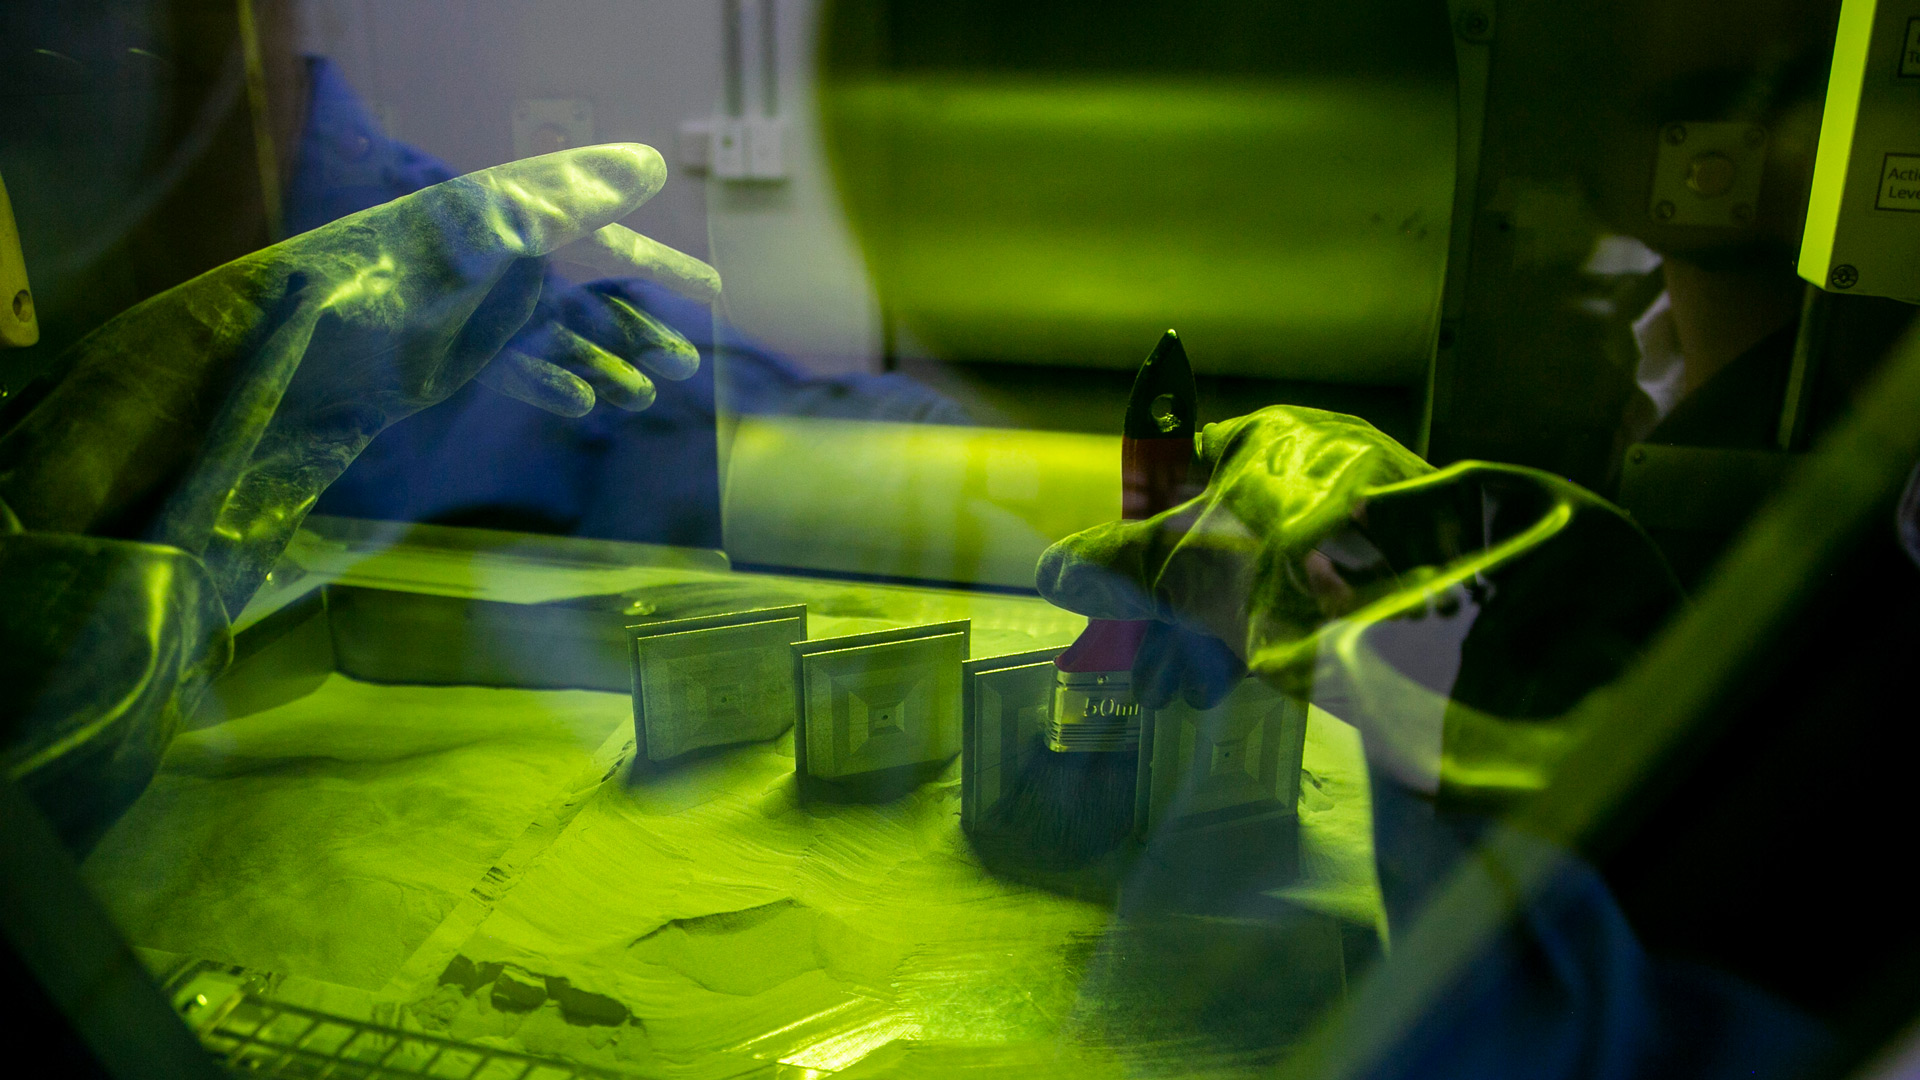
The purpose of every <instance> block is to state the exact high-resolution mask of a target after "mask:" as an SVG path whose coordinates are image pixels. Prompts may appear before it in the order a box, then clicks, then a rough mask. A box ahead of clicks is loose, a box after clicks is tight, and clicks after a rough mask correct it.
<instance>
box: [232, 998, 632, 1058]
mask: <svg viewBox="0 0 1920 1080" xmlns="http://www.w3.org/2000/svg"><path fill="white" fill-rule="evenodd" d="M199 1033H200V1040H201V1042H203V1043H205V1044H206V1046H207V1049H209V1050H211V1051H213V1052H214V1053H215V1054H216V1055H218V1056H220V1057H221V1059H222V1060H223V1062H224V1064H225V1065H226V1066H227V1069H228V1071H230V1072H232V1073H233V1074H234V1075H235V1076H245V1077H287V1078H289V1080H389V1078H402V1077H414V1078H417V1077H433V1078H435V1080H576V1078H578V1080H632V1078H631V1077H630V1076H629V1075H628V1074H626V1073H620V1072H614V1071H613V1070H610V1069H600V1068H594V1067H591V1066H587V1065H577V1064H574V1063H572V1062H567V1061H556V1060H554V1059H552V1058H540V1057H534V1056H532V1055H530V1054H521V1053H516V1052H514V1051H512V1050H499V1049H495V1048H493V1047H490V1046H479V1045H475V1044H473V1043H465V1042H458V1041H456V1040H453V1039H445V1038H441V1037H439V1036H436V1035H429V1034H426V1033H425V1032H419V1031H403V1030H400V1029H398V1028H392V1027H385V1026H382V1025H379V1024H373V1023H368V1022H366V1021H362V1020H348V1019H346V1018H344V1017H339V1016H332V1015H329V1014H327V1013H323V1012H318V1011H316V1010H313V1009H306V1008H301V1007H300V1006H297V1005H286V1004H281V1003H279V1002H275V1001H271V1000H268V999H265V998H261V997H258V996H255V995H254V994H251V993H248V992H247V991H244V990H243V991H240V992H237V993H235V994H234V995H233V996H232V997H230V998H228V999H227V1000H226V1001H224V1002H222V1003H221V1004H220V1006H219V1007H218V1008H217V1009H216V1010H215V1012H214V1014H213V1015H212V1016H210V1017H208V1018H207V1019H206V1020H205V1021H204V1022H202V1023H201V1024H200V1025H199Z"/></svg>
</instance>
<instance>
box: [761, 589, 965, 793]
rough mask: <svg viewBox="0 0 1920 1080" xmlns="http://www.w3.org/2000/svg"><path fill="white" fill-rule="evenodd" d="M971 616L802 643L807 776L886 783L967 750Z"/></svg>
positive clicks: (797, 688) (799, 741)
mask: <svg viewBox="0 0 1920 1080" xmlns="http://www.w3.org/2000/svg"><path fill="white" fill-rule="evenodd" d="M969 637H970V635H969V624H968V623H967V622H965V621H960V622H949V623H935V624H932V625H929V626H913V627H907V628H905V629H901V630H885V631H881V632H879V633H873V634H857V635H853V636H850V637H842V638H826V639H822V640H820V641H807V642H800V643H796V644H794V645H793V646H792V650H793V689H794V694H795V698H796V702H797V708H798V711H799V714H800V727H799V729H798V731H797V732H796V735H795V738H794V740H793V745H794V769H795V771H796V772H797V773H799V775H800V776H802V777H804V778H809V779H813V780H826V781H834V782H839V783H846V782H849V781H853V782H859V781H868V782H874V783H879V782H883V781H884V778H886V777H890V776H893V775H895V774H902V773H904V772H908V771H913V770H918V769H924V768H927V767H930V766H937V765H941V764H944V763H945V762H947V761H948V760H950V759H951V758H952V757H953V756H954V755H955V754H958V753H959V752H960V665H961V664H962V663H963V662H964V661H965V660H966V659H967V651H968V644H969Z"/></svg>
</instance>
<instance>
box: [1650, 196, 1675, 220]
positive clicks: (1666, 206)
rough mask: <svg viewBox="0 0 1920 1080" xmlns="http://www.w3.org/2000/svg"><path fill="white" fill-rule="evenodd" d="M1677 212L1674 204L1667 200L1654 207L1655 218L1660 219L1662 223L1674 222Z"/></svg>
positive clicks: (1662, 200)
mask: <svg viewBox="0 0 1920 1080" xmlns="http://www.w3.org/2000/svg"><path fill="white" fill-rule="evenodd" d="M1677 212H1678V210H1677V208H1676V207H1675V206H1674V205H1673V203H1671V202H1669V201H1667V200H1666V199H1661V200H1660V201H1659V202H1657V203H1655V204H1654V207H1653V216H1654V217H1656V218H1659V219H1660V220H1661V221H1672V220H1673V215H1674V214H1675V213H1677Z"/></svg>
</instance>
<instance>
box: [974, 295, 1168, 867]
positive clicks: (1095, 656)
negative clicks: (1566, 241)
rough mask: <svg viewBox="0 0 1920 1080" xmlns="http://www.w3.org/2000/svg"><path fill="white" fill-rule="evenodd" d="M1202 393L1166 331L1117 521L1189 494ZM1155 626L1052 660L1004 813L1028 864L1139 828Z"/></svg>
mask: <svg viewBox="0 0 1920 1080" xmlns="http://www.w3.org/2000/svg"><path fill="white" fill-rule="evenodd" d="M1197 396H1198V395H1197V393H1196V391H1195V389H1194V382H1193V368H1192V366H1191V365H1190V364H1189V363H1188V361H1187V353H1186V349H1185V348H1183V347H1182V346H1181V344H1180V336H1179V335H1178V334H1176V333H1174V332H1173V331H1172V330H1168V331H1167V332H1166V333H1165V334H1164V335H1162V336H1161V338H1160V342H1159V344H1157V345H1155V346H1154V348H1153V352H1152V353H1151V354H1149V355H1148V357H1147V359H1146V362H1145V363H1144V364H1142V365H1141V366H1140V371H1139V373H1138V374H1137V375H1135V376H1134V380H1133V391H1132V393H1131V394H1130V395H1129V396H1128V398H1127V412H1126V419H1125V421H1124V424H1123V427H1122V431H1121V442H1120V476H1121V503H1120V507H1121V516H1122V517H1124V518H1127V519H1129V520H1134V521H1138V520H1143V519H1146V518H1150V517H1152V516H1154V515H1155V514H1158V513H1160V512H1162V511H1164V510H1168V509H1171V508H1173V507H1175V506H1178V505H1179V504H1180V503H1182V502H1184V501H1186V500H1187V499H1188V498H1190V497H1191V496H1192V494H1193V493H1194V487H1193V484H1192V481H1191V475H1192V464H1193V456H1194V447H1193V435H1194V431H1195V430H1196V415H1195V414H1196V411H1197ZM1148 625H1149V624H1148V623H1147V622H1145V621H1134V620H1113V619H1091V620H1089V621H1088V623H1087V628H1086V630H1085V631H1084V632H1082V633H1081V635H1080V637H1079V638H1077V639H1076V640H1075V641H1074V643H1073V644H1072V645H1070V646H1068V647H1067V650H1066V651H1065V652H1063V653H1061V654H1060V655H1059V656H1058V657H1057V658H1055V660H1054V667H1055V669H1056V671H1055V681H1054V697H1053V709H1052V713H1051V715H1050V717H1049V719H1048V722H1047V725H1046V729H1045V736H1044V739H1043V740H1042V741H1043V745H1041V746H1038V747H1035V748H1032V749H1031V750H1030V751H1029V752H1028V753H1027V754H1026V755H1025V758H1024V760H1023V761H1022V763H1021V766H1020V769H1019V772H1018V774H1017V775H1016V776H1015V777H1014V780H1013V783H1012V784H1011V785H1010V788H1009V790H1008V793H1007V797H1006V798H1005V799H1004V800H1003V801H1002V803H1001V805H1000V806H999V807H998V808H997V810H998V813H996V815H995V816H996V817H997V818H998V819H999V820H998V824H999V825H1000V827H1001V828H1002V829H1004V830H1005V832H1006V833H1007V835H1008V836H1009V838H1012V839H1014V842H1015V843H1016V844H1017V845H1018V846H1019V847H1020V848H1021V849H1022V850H1023V853H1024V854H1025V855H1027V856H1028V857H1030V858H1033V859H1035V860H1037V861H1040V862H1043V863H1046V864H1048V865H1052V866H1056V867H1070V866H1074V865H1080V864H1084V863H1087V862H1089V861H1092V860H1094V859H1098V858H1100V857H1101V856H1103V855H1106V854H1108V853H1110V852H1112V851H1114V850H1115V849H1117V848H1118V847H1119V846H1120V845H1121V844H1122V843H1123V842H1124V841H1125V840H1126V838H1127V837H1128V836H1129V835H1131V833H1132V830H1133V815H1134V803H1135V787H1136V783H1137V775H1138V772H1139V762H1140V721H1141V706H1140V703H1139V701H1137V700H1136V699H1135V698H1134V695H1133V661H1134V657H1135V655H1136V654H1137V653H1138V652H1139V651H1140V643H1141V641H1142V640H1143V639H1144V638H1145V636H1146V632H1147V627H1148Z"/></svg>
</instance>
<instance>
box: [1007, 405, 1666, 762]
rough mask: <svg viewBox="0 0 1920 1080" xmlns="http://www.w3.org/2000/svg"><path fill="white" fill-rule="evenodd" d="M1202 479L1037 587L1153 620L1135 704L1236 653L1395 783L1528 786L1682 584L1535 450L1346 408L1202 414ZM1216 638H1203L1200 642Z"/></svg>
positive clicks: (1217, 669) (1051, 552) (1094, 611)
mask: <svg viewBox="0 0 1920 1080" xmlns="http://www.w3.org/2000/svg"><path fill="white" fill-rule="evenodd" d="M1200 457H1201V461H1202V463H1203V465H1204V466H1205V467H1206V468H1208V469H1210V470H1211V479H1210V480H1209V482H1208V485H1207V488H1206V490H1205V491H1204V492H1202V493H1201V494H1200V495H1199V496H1198V497H1196V498H1194V499H1192V500H1190V501H1189V502H1187V503H1185V504H1183V505H1181V506H1178V507H1175V508H1174V509H1172V510H1169V511H1167V512H1165V513H1163V514H1160V515H1158V516H1156V517H1153V518H1150V519H1148V520H1145V521H1139V522H1124V521H1123V522H1112V523H1110V524H1106V525H1101V526H1098V527H1096V528H1093V529H1089V530H1086V531H1085V532H1081V533H1078V534H1076V535H1074V536H1070V537H1068V538H1067V539H1065V540H1062V541H1061V542H1059V543H1058V544H1055V545H1054V546H1053V547H1051V548H1049V549H1048V550H1047V552H1046V553H1045V554H1044V555H1043V556H1042V557H1041V559H1040V564H1039V567H1038V569H1037V571H1036V575H1035V576H1036V580H1037V583H1038V585H1039V588H1040V592H1041V594H1042V595H1043V596H1045V597H1046V598H1047V599H1048V600H1050V601H1052V602H1053V603H1055V604H1058V605H1060V606H1061V607H1065V608H1068V609H1070V610H1073V611H1077V612H1080V613H1082V614H1085V615H1089V616H1094V617H1098V618H1109V619H1154V620H1158V621H1159V622H1160V623H1161V624H1164V628H1163V629H1161V630H1160V631H1159V632H1158V633H1150V634H1149V636H1148V639H1147V644H1146V646H1145V647H1143V648H1142V649H1141V652H1140V656H1139V658H1138V660H1137V661H1136V666H1135V671H1134V686H1135V692H1136V693H1137V694H1139V695H1140V696H1141V698H1142V700H1143V702H1144V703H1145V704H1147V705H1149V706H1157V705H1159V704H1163V703H1164V702H1165V701H1167V700H1169V699H1171V697H1172V696H1173V695H1174V693H1176V692H1180V693H1183V694H1184V695H1185V696H1186V697H1187V698H1188V700H1189V701H1191V702H1194V703H1195V704H1205V703H1208V702H1210V701H1215V700H1218V699H1219V698H1220V697H1222V696H1224V694H1225V691H1226V690H1227V689H1230V688H1231V686H1230V684H1228V685H1226V686H1222V685H1221V684H1220V682H1221V679H1222V675H1223V673H1224V674H1225V675H1226V677H1227V678H1231V677H1232V674H1233V665H1232V664H1231V663H1230V662H1223V661H1221V660H1220V659H1219V655H1220V654H1230V655H1229V659H1230V660H1231V659H1237V660H1239V661H1242V662H1244V663H1245V665H1246V666H1247V668H1249V669H1250V670H1251V671H1252V673H1253V674H1254V675H1256V676H1257V677H1260V678H1262V679H1265V680H1266V681H1268V682H1269V683H1271V684H1273V685H1275V686H1277V687H1279V688H1280V689H1282V690H1284V691H1286V692H1289V693H1292V694H1295V695H1297V696H1299V697H1302V698H1307V699H1309V700H1312V701H1314V702H1315V703H1316V704H1318V705H1320V706H1321V707H1322V708H1324V709H1326V710H1327V711H1329V712H1331V713H1333V714H1334V715H1336V716H1339V717H1341V718H1342V719H1344V720H1346V721H1348V722H1349V723H1352V724H1354V725H1355V726H1356V727H1358V728H1360V730H1361V732H1362V734H1363V735H1364V736H1365V737H1366V741H1367V749H1368V754H1369V757H1370V758H1371V759H1372V760H1373V761H1374V763H1375V764H1376V766H1379V767H1381V768H1383V769H1385V770H1386V771H1387V772H1388V773H1389V774H1390V775H1392V776H1394V777H1395V778H1396V779H1398V780H1399V781H1400V782H1401V783H1403V784H1406V785H1407V786H1409V787H1412V788H1414V789H1416V790H1421V791H1426V792H1430V793H1431V792H1434V791H1436V790H1438V789H1439V788H1440V787H1441V786H1442V782H1443V780H1444V781H1445V782H1446V783H1448V784H1450V785H1452V786H1454V787H1456V788H1463V789H1474V790H1476V791H1488V792H1493V793H1496V794H1497V793H1500V792H1509V791H1516V790H1530V789H1532V788H1534V787H1538V786H1539V785H1540V784H1542V783H1544V777H1545V770H1546V769H1547V768H1548V767H1550V765H1551V763H1552V761H1554V760H1557V758H1558V755H1559V754H1560V753H1562V752H1563V751H1564V748H1565V745H1566V739H1567V734H1566V733H1565V732H1563V731H1561V730H1559V729H1556V728H1553V727H1551V726H1550V725H1542V724H1539V723H1537V721H1539V720H1541V719H1546V718H1552V717H1557V716H1559V715H1560V714H1561V713H1563V712H1564V711H1566V710H1567V709H1568V708H1570V707H1571V706H1572V704H1573V703H1574V702H1577V701H1578V700H1579V699H1580V697H1582V696H1584V695H1585V694H1586V693H1587V692H1588V691H1590V690H1591V689H1593V688H1594V687H1596V686H1598V685H1600V684H1601V683H1603V682H1605V681H1607V680H1609V679H1611V678H1613V677H1614V676H1615V675H1616V674H1618V672H1619V670H1620V669H1621V667H1623V666H1624V665H1625V663H1627V661H1628V659H1629V658H1630V657H1631V656H1632V655H1633V653H1634V652H1635V650H1636V649H1637V647H1638V646H1639V644H1640V643H1641V642H1642V641H1644V640H1645V638H1646V637H1647V636H1648V635H1649V634H1651V633H1652V631H1653V629H1654V628H1655V627H1656V626H1657V625H1658V623H1659V622H1660V620H1661V619H1663V618H1664V617H1665V615H1666V614H1667V612H1668V611H1669V610H1670V609H1671V608H1672V606H1673V605H1674V604H1675V603H1676V602H1677V601H1678V599H1679V592H1678V586H1677V585H1676V584H1675V583H1674V580H1673V577H1672V574H1671V572H1670V571H1668V570H1667V568H1666V565H1665V562H1664V560H1663V559H1662V558H1661V557H1660V555H1659V553H1658V552H1657V550H1655V549H1654V548H1653V546H1652V544H1651V542H1650V541H1648V540H1647V539H1646V537H1645V534H1643V533H1641V532H1640V531H1639V529H1638V528H1637V527H1635V526H1634V525H1633V524H1632V523H1631V522H1630V521H1629V520H1627V519H1626V517H1625V516H1624V515H1623V514H1621V513H1620V512H1619V511H1618V510H1616V509H1614V508H1613V507H1611V506H1609V505H1608V504H1606V503H1605V502H1603V501H1602V500H1600V499H1599V498H1597V497H1595V496H1593V495H1592V494H1590V493H1588V492H1586V491H1584V490H1582V489H1580V488H1578V487H1576V486H1574V485H1572V484H1570V483H1567V482H1566V481H1564V480H1561V479H1559V478H1557V477H1552V476H1549V475H1547V474H1545V473H1541V472H1537V471H1535V470H1529V469H1521V468H1517V467H1513V466H1500V465H1488V464H1484V463H1461V464H1457V465H1454V466H1451V467H1449V468H1448V469H1446V470H1443V471H1438V472H1436V471H1435V470H1434V469H1433V468H1432V467H1431V466H1429V465H1427V464H1426V463H1425V462H1424V461H1422V460H1420V459H1419V458H1418V457H1417V456H1415V455H1414V454H1412V453H1411V452H1410V451H1408V450H1406V449H1405V448H1404V447H1402V446H1400V445H1399V444H1398V443H1395V442H1394V441H1393V440H1391V439H1389V438H1387V437H1386V436H1385V435H1383V434H1381V433H1380V432H1379V431H1378V430H1376V429H1374V428H1373V427H1372V426H1371V425H1369V424H1367V423H1366V422H1364V421H1361V420H1358V419H1356V418H1353V417H1348V416H1340V415H1336V414H1333V413H1325V412H1320V411H1318V410H1313V409H1300V408H1292V407H1287V406H1275V407H1272V408H1268V409H1263V410H1261V411H1260V412H1257V413H1254V414H1252V415H1250V416H1245V417H1241V418H1239V419H1237V420H1232V421H1228V422H1226V423H1222V424H1212V425H1209V426H1208V427H1207V428H1206V429H1205V430H1204V431H1203V432H1202V433H1201V436H1200ZM1210 650H1211V652H1210Z"/></svg>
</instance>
